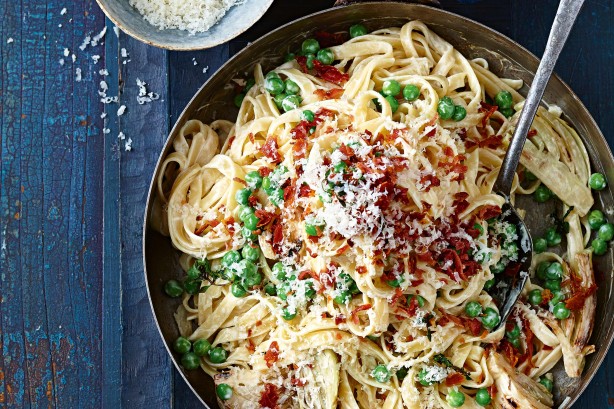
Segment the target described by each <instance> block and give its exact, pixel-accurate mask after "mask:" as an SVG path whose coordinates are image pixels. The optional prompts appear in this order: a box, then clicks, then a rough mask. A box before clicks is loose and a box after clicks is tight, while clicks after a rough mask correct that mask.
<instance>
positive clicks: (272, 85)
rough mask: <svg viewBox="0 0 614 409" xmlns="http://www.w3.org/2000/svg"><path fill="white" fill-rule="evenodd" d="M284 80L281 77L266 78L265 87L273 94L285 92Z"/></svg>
mask: <svg viewBox="0 0 614 409" xmlns="http://www.w3.org/2000/svg"><path fill="white" fill-rule="evenodd" d="M284 87H285V86H284V82H283V80H282V79H281V78H279V77H269V78H267V79H266V80H264V89H266V90H267V91H268V92H269V93H270V94H271V95H277V94H281V93H283V92H284Z"/></svg>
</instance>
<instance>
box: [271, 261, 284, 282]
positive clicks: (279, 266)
mask: <svg viewBox="0 0 614 409" xmlns="http://www.w3.org/2000/svg"><path fill="white" fill-rule="evenodd" d="M271 270H272V271H273V275H274V276H275V278H277V279H278V280H280V281H282V280H285V279H286V267H285V266H284V265H283V263H281V262H280V261H278V262H277V263H275V264H273V268H272V269H271Z"/></svg>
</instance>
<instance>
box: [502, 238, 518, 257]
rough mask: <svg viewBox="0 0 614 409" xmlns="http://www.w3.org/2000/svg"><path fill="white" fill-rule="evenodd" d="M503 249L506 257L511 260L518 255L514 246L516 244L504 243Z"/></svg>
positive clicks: (516, 247) (516, 245)
mask: <svg viewBox="0 0 614 409" xmlns="http://www.w3.org/2000/svg"><path fill="white" fill-rule="evenodd" d="M503 249H504V250H505V252H506V254H507V255H508V257H510V258H512V257H513V256H516V255H518V244H516V242H513V241H511V242H509V241H508V242H506V243H505V244H504V245H503Z"/></svg>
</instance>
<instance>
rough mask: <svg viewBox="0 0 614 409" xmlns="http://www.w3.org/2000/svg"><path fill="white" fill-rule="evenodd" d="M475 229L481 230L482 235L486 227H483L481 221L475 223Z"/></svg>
mask: <svg viewBox="0 0 614 409" xmlns="http://www.w3.org/2000/svg"><path fill="white" fill-rule="evenodd" d="M473 229H474V230H478V231H479V232H480V235H482V234H484V227H482V225H481V224H480V223H475V224H474V225H473Z"/></svg>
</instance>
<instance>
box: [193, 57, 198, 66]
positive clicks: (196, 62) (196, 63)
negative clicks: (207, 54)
mask: <svg viewBox="0 0 614 409" xmlns="http://www.w3.org/2000/svg"><path fill="white" fill-rule="evenodd" d="M192 62H193V63H194V65H198V61H196V58H195V57H193V58H192Z"/></svg>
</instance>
